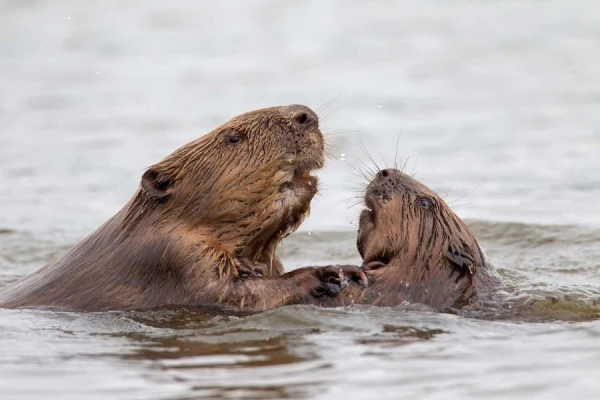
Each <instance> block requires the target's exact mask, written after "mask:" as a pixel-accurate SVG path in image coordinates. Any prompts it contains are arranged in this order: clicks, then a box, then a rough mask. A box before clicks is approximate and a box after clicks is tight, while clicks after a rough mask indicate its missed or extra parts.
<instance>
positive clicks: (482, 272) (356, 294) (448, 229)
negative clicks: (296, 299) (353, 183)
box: [327, 169, 499, 310]
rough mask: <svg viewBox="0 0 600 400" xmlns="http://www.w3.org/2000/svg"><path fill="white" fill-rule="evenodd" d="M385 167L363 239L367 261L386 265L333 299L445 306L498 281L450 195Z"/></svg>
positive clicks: (369, 193) (371, 194) (370, 192)
mask: <svg viewBox="0 0 600 400" xmlns="http://www.w3.org/2000/svg"><path fill="white" fill-rule="evenodd" d="M384 171H385V172H384ZM384 171H380V172H379V173H378V174H377V175H376V177H375V179H374V180H373V181H372V182H371V183H370V184H369V186H368V187H367V190H366V194H365V206H366V208H365V210H363V212H362V213H361V216H360V225H359V226H360V228H359V232H358V240H357V243H358V248H359V252H360V253H361V256H362V257H363V262H364V263H365V264H367V265H368V264H369V263H370V262H373V261H381V262H383V263H384V264H385V266H382V267H380V268H377V269H375V270H372V271H371V272H368V276H369V280H370V285H369V287H368V288H367V289H362V288H361V287H359V286H358V285H355V284H352V285H350V287H348V288H346V289H344V291H342V293H340V295H339V296H337V297H336V298H335V299H327V302H328V305H348V304H351V303H362V304H373V305H379V306H394V305H399V304H402V303H403V302H409V303H421V304H426V305H429V306H431V307H433V308H435V309H438V310H444V309H448V308H459V307H462V306H464V305H466V304H469V303H470V302H471V301H472V300H473V298H474V296H476V295H477V294H478V293H479V294H483V293H485V292H489V291H490V290H491V289H492V288H493V287H494V286H495V285H497V284H498V282H499V281H498V278H497V275H496V273H495V271H494V269H493V267H492V266H491V264H490V263H489V261H488V260H487V257H486V256H485V254H484V252H483V250H482V249H481V247H480V246H479V244H478V243H477V239H476V238H475V236H474V235H473V234H472V233H471V231H470V230H469V228H468V227H467V226H466V224H465V223H464V222H463V221H462V220H461V219H460V218H459V217H458V216H457V215H456V214H455V213H454V212H452V210H451V209H450V207H449V206H448V205H447V204H446V203H445V202H444V200H443V199H442V198H441V197H440V196H438V195H437V194H436V193H435V192H434V191H433V190H431V189H429V188H428V187H426V186H425V185H423V184H422V183H420V182H418V181H417V180H415V179H413V178H412V177H410V176H409V175H406V174H404V173H402V172H401V171H398V170H394V169H387V170H384ZM424 201H425V202H427V203H428V204H429V207H427V208H426V207H424V206H423V204H426V203H423V204H422V202H424Z"/></svg>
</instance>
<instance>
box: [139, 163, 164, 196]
mask: <svg viewBox="0 0 600 400" xmlns="http://www.w3.org/2000/svg"><path fill="white" fill-rule="evenodd" d="M141 185H142V189H144V191H145V192H146V193H148V194H149V195H150V196H152V197H154V198H157V199H163V198H165V197H167V196H168V195H170V194H171V188H172V180H171V177H169V176H167V174H164V173H162V172H159V171H157V170H154V169H152V168H150V169H149V170H147V171H146V172H144V175H142V183H141Z"/></svg>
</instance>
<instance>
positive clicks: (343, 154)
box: [340, 153, 346, 161]
mask: <svg viewBox="0 0 600 400" xmlns="http://www.w3.org/2000/svg"><path fill="white" fill-rule="evenodd" d="M340 160H341V161H346V153H342V154H340Z"/></svg>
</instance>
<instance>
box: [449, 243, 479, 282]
mask: <svg viewBox="0 0 600 400" xmlns="http://www.w3.org/2000/svg"><path fill="white" fill-rule="evenodd" d="M446 258H447V259H448V261H450V263H451V264H452V266H453V267H454V268H455V269H457V270H458V271H459V272H460V273H461V274H466V273H467V272H468V273H469V274H470V275H473V272H474V262H473V257H471V255H470V254H468V253H467V252H466V251H464V250H463V249H461V248H459V247H456V246H449V247H448V254H447V255H446Z"/></svg>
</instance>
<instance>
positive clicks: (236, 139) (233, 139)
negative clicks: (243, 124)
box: [227, 135, 242, 144]
mask: <svg viewBox="0 0 600 400" xmlns="http://www.w3.org/2000/svg"><path fill="white" fill-rule="evenodd" d="M227 141H228V142H229V143H231V144H236V143H239V142H241V141H242V137H241V136H240V135H231V136H229V137H228V138H227Z"/></svg>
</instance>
